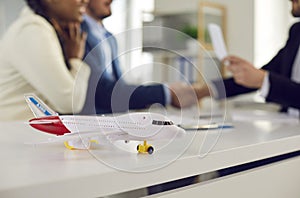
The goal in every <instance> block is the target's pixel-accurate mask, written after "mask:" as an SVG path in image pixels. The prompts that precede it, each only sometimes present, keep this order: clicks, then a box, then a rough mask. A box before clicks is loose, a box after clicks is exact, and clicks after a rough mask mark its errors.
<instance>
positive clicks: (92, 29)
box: [82, 0, 197, 114]
mask: <svg viewBox="0 0 300 198" xmlns="http://www.w3.org/2000/svg"><path fill="white" fill-rule="evenodd" d="M111 3H112V0H91V1H90V2H89V4H88V8H87V15H86V16H85V21H84V22H83V23H82V29H83V31H86V32H87V33H88V37H87V42H86V52H85V60H84V61H85V62H86V63H88V64H89V65H90V67H91V70H92V72H91V77H90V82H89V90H88V94H87V99H86V104H85V107H84V109H83V111H82V113H83V114H91V113H97V114H103V113H112V112H121V111H127V110H129V109H143V108H146V107H148V106H150V105H151V104H155V103H159V104H161V105H163V106H165V105H168V104H172V105H173V106H176V107H186V106H190V105H193V104H195V103H196V102H197V99H196V94H195V92H194V89H193V88H192V87H191V86H188V85H186V84H184V83H173V84H170V85H169V86H167V85H162V84H152V85H147V86H144V85H129V84H127V83H126V82H124V80H123V79H122V77H121V75H122V73H121V70H120V66H119V60H118V52H117V51H118V50H117V42H116V39H115V38H114V37H113V36H112V34H111V33H109V32H108V31H107V30H106V29H105V28H104V26H103V23H102V20H103V19H104V18H106V17H108V16H110V15H111V9H110V5H111ZM106 39H107V40H106ZM101 41H104V42H101ZM99 43H100V44H99ZM95 110H96V111H95Z"/></svg>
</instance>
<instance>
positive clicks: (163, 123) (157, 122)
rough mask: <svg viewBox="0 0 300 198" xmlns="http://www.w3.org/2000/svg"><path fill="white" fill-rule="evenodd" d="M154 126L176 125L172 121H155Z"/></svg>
mask: <svg viewBox="0 0 300 198" xmlns="http://www.w3.org/2000/svg"><path fill="white" fill-rule="evenodd" d="M152 124H154V125H174V123H173V122H172V121H159V120H153V121H152Z"/></svg>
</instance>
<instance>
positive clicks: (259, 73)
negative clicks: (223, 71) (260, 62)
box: [222, 56, 266, 89]
mask: <svg viewBox="0 0 300 198" xmlns="http://www.w3.org/2000/svg"><path fill="white" fill-rule="evenodd" d="M222 62H223V63H225V62H229V63H230V64H229V66H227V69H228V70H229V71H230V72H231V73H232V75H233V78H234V80H235V82H236V83H237V84H239V85H242V86H245V87H248V88H258V89H259V88H261V86H262V83H263V80H264V77H265V73H266V72H265V71H264V70H261V69H256V68H255V67H254V66H253V65H252V64H251V63H249V62H248V61H246V60H244V59H241V58H239V57H236V56H228V57H226V58H225V59H224V60H223V61H222Z"/></svg>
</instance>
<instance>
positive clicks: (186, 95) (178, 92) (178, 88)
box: [169, 82, 198, 108]
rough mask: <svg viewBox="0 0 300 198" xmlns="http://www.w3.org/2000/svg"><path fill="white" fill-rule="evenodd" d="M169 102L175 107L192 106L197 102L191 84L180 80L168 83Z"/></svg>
mask: <svg viewBox="0 0 300 198" xmlns="http://www.w3.org/2000/svg"><path fill="white" fill-rule="evenodd" d="M169 89H170V92H171V100H172V101H171V104H172V105H173V106H174V107H177V108H185V107H189V106H192V105H194V104H196V103H197V102H198V99H197V95H196V93H195V90H194V88H193V87H192V85H188V84H185V83H182V82H176V83H172V84H169Z"/></svg>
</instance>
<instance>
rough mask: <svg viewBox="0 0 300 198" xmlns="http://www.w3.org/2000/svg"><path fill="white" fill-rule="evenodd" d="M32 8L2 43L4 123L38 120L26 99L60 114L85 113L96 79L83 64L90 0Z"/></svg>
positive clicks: (39, 1) (33, 3)
mask: <svg viewBox="0 0 300 198" xmlns="http://www.w3.org/2000/svg"><path fill="white" fill-rule="evenodd" d="M26 3H27V6H26V7H25V8H24V9H23V10H22V12H21V14H20V17H19V18H18V19H17V20H16V21H15V22H14V23H13V24H12V25H11V26H10V28H9V29H8V31H7V32H6V34H5V35H4V36H3V38H2V42H1V49H0V50H1V52H0V90H1V92H0V121H1V120H2V121H3V120H24V119H28V118H31V117H32V114H31V112H30V110H29V108H28V107H27V104H26V102H25V100H24V94H25V93H35V94H36V95H37V96H39V97H41V98H42V99H43V100H44V101H45V102H46V104H48V105H49V106H51V107H52V108H54V109H55V110H56V111H58V112H60V113H63V114H64V113H73V112H75V113H76V112H80V110H81V108H82V106H83V104H84V101H85V96H86V90H87V85H88V78H89V75H90V69H89V66H88V65H86V64H84V63H83V62H82V57H83V55H84V48H85V40H86V34H85V33H82V32H81V31H80V23H81V21H82V20H83V14H84V13H85V10H86V4H87V3H88V0H63V1H62V0H26ZM79 69H80V75H78V72H79ZM75 82H76V87H75ZM74 100H76V104H74V105H73V103H74Z"/></svg>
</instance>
